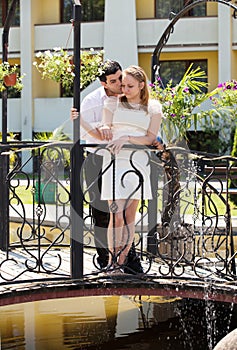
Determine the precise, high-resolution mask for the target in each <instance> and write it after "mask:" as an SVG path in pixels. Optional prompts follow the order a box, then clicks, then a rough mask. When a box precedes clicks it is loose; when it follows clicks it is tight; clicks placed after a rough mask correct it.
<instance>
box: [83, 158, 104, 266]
mask: <svg viewBox="0 0 237 350" xmlns="http://www.w3.org/2000/svg"><path fill="white" fill-rule="evenodd" d="M102 162H103V157H102V156H99V155H97V154H94V153H90V152H88V154H87V158H86V160H85V163H84V169H85V181H86V185H87V188H88V193H89V197H90V206H91V213H92V217H93V223H94V240H95V246H96V250H97V254H98V263H99V265H100V266H101V267H105V266H106V265H107V263H108V243H107V227H108V225H109V207H108V202H107V200H102V199H101V169H102Z"/></svg>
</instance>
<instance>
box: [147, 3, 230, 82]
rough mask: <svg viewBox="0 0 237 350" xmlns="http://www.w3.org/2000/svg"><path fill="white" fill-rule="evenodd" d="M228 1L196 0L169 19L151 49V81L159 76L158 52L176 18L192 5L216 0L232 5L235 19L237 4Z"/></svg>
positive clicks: (168, 35) (192, 6) (171, 29)
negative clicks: (153, 48)
mask: <svg viewBox="0 0 237 350" xmlns="http://www.w3.org/2000/svg"><path fill="white" fill-rule="evenodd" d="M230 1H231V0H196V1H194V2H193V3H192V4H189V5H187V6H185V7H184V8H183V9H182V10H181V11H179V12H178V13H177V14H175V16H174V17H173V18H172V19H171V21H170V23H169V25H168V26H167V28H166V29H165V31H164V33H163V34H162V36H161V38H160V40H159V41H158V43H157V45H156V47H155V50H154V51H153V54H152V58H151V81H152V82H154V81H155V80H156V79H157V77H158V76H159V69H160V60H159V57H160V54H161V51H162V49H163V47H164V46H165V44H166V43H167V41H168V40H169V37H170V34H172V33H173V32H174V25H175V24H176V22H178V20H179V19H180V18H181V17H183V16H184V15H185V13H187V12H188V11H189V10H191V9H193V8H194V7H196V6H198V5H199V4H202V3H207V2H216V3H220V4H223V5H227V6H229V7H232V8H233V9H234V12H233V18H235V19H236V18H237V6H236V5H234V4H232V3H230ZM171 15H173V13H171Z"/></svg>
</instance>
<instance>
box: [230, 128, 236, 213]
mask: <svg viewBox="0 0 237 350" xmlns="http://www.w3.org/2000/svg"><path fill="white" fill-rule="evenodd" d="M231 155H232V157H236V158H237V127H236V129H235V136H234V142H233V149H232V152H231ZM234 165H235V166H237V161H236V162H235V164H234ZM229 187H230V188H237V179H233V180H231V181H230V183H229ZM230 199H231V201H232V202H233V203H234V204H235V205H236V206H237V195H236V194H231V195H230Z"/></svg>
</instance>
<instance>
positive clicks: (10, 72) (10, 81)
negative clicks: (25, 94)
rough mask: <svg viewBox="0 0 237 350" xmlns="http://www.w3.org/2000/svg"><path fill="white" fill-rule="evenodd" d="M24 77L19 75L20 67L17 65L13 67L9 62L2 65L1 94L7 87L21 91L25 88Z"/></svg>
mask: <svg viewBox="0 0 237 350" xmlns="http://www.w3.org/2000/svg"><path fill="white" fill-rule="evenodd" d="M23 76H24V75H22V76H20V75H19V67H18V65H17V64H15V65H14V66H11V65H10V64H9V62H2V63H0V92H1V91H4V90H5V89H6V88H7V87H9V86H12V87H14V89H16V90H18V91H20V90H22V88H23V84H22V79H23Z"/></svg>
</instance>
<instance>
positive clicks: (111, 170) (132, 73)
mask: <svg viewBox="0 0 237 350" xmlns="http://www.w3.org/2000/svg"><path fill="white" fill-rule="evenodd" d="M99 79H100V83H101V85H102V86H101V87H100V88H98V89H96V90H95V91H93V92H92V93H90V94H88V95H87V96H86V97H85V98H84V100H83V101H82V103H81V119H80V123H81V127H82V130H83V132H84V131H85V132H84V135H83V136H82V139H85V140H86V142H87V143H91V144H93V143H95V144H98V143H106V144H107V146H106V148H105V149H103V151H99V152H97V151H95V148H94V149H92V148H89V149H88V156H87V158H86V161H85V162H84V167H85V179H86V183H87V186H88V192H89V195H90V204H91V208H92V215H93V219H94V237H95V245H96V249H97V254H98V258H97V262H98V264H99V266H100V268H106V270H109V271H110V270H112V271H116V270H119V271H122V272H127V273H132V274H136V273H141V272H142V266H141V263H140V260H139V258H138V257H137V255H136V252H135V247H134V235H135V218H136V211H137V207H138V204H139V200H140V199H141V195H142V196H143V199H152V192H151V183H150V165H149V155H148V153H147V152H145V151H144V150H139V149H138V150H136V151H135V152H133V150H132V149H129V148H127V149H126V147H124V148H123V146H124V145H129V144H130V145H140V146H141V145H143V146H150V145H157V143H156V137H157V133H158V131H159V128H160V124H161V120H162V116H163V115H162V107H161V104H160V103H159V102H158V101H157V100H152V99H150V98H149V89H148V81H147V76H146V74H145V72H144V70H143V69H142V68H141V67H139V66H130V67H128V68H126V69H125V70H123V71H122V68H121V66H120V65H119V63H118V62H115V61H109V60H108V61H105V62H104V64H103V73H102V75H101V76H100V77H99ZM77 117H78V112H77V110H76V109H75V108H72V109H71V119H75V118H77ZM157 146H158V145H157ZM101 152H102V153H101ZM111 155H112V156H115V167H113V166H111V159H112V158H111ZM101 169H102V176H101ZM141 175H142V176H141ZM141 179H142V180H141Z"/></svg>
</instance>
